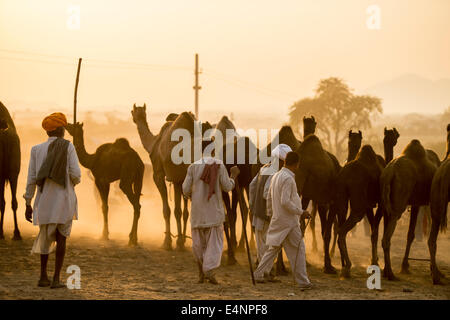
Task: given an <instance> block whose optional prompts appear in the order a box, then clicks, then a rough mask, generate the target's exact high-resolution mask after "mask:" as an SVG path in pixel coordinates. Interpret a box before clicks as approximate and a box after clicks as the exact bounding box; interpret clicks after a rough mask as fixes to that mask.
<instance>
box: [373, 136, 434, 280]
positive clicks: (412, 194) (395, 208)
mask: <svg viewBox="0 0 450 320" xmlns="http://www.w3.org/2000/svg"><path fill="white" fill-rule="evenodd" d="M428 155H429V152H427V151H426V150H425V149H424V147H423V146H422V144H421V143H420V142H419V140H412V141H411V142H410V143H409V144H408V145H407V146H406V148H405V149H404V150H403V152H402V154H401V155H400V156H399V157H397V158H395V159H394V160H392V161H390V162H389V163H388V164H387V165H386V168H385V169H384V170H383V172H382V174H381V178H380V181H381V201H382V206H383V208H384V234H383V240H382V246H383V251H384V261H385V267H384V271H383V274H384V276H385V277H386V278H388V279H389V280H397V277H396V276H395V275H394V273H393V272H392V266H391V258H390V245H391V237H392V235H393V233H394V230H395V226H396V224H397V221H398V219H400V217H401V216H402V214H403V212H404V211H405V210H406V207H407V205H411V217H410V224H409V230H408V236H407V244H406V250H405V255H404V258H403V262H402V272H403V273H409V263H408V257H409V251H410V248H411V244H412V242H413V240H414V233H415V227H416V222H417V215H418V212H419V207H420V206H424V205H428V204H429V202H430V189H431V181H432V179H433V176H434V173H435V171H436V169H437V167H438V164H436V163H433V162H432V161H431V160H430V157H429V156H428Z"/></svg>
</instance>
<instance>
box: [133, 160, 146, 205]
mask: <svg viewBox="0 0 450 320" xmlns="http://www.w3.org/2000/svg"><path fill="white" fill-rule="evenodd" d="M136 165H137V168H138V170H137V171H136V176H135V177H134V183H133V190H134V194H135V195H137V196H139V197H140V196H141V195H142V194H141V191H142V183H143V179H144V170H145V166H144V163H143V162H142V161H141V159H139V163H137V164H136Z"/></svg>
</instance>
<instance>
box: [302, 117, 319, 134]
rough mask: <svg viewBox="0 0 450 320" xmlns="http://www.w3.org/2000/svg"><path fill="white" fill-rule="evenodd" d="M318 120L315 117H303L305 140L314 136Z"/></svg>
mask: <svg viewBox="0 0 450 320" xmlns="http://www.w3.org/2000/svg"><path fill="white" fill-rule="evenodd" d="M316 125H317V122H316V119H314V116H311V117H310V118H307V117H303V138H305V137H306V136H307V135H308V134H314V133H315V132H316Z"/></svg>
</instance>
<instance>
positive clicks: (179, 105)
mask: <svg viewBox="0 0 450 320" xmlns="http://www.w3.org/2000/svg"><path fill="white" fill-rule="evenodd" d="M372 4H376V5H378V6H379V7H380V9H381V29H380V30H369V29H368V28H367V26H366V20H367V19H368V14H367V13H366V9H367V7H368V6H369V5H372ZM70 5H79V6H80V18H81V20H80V29H79V30H70V29H69V28H68V27H67V25H66V23H67V20H68V17H69V13H68V11H67V10H68V7H69V6H70ZM196 52H198V53H199V55H200V66H201V69H202V70H203V72H204V73H203V74H201V76H200V84H201V85H202V87H203V89H202V90H201V92H200V110H201V111H202V110H218V111H220V112H223V113H225V112H229V111H233V112H234V113H235V114H238V113H239V112H255V111H257V112H261V113H280V112H281V113H286V112H287V109H288V107H289V106H290V105H291V104H292V103H293V102H294V101H295V100H298V99H300V98H303V97H304V96H307V95H311V94H312V90H313V89H314V88H315V86H316V85H317V82H318V81H319V79H321V78H324V77H328V76H338V77H342V78H344V79H345V80H346V81H347V83H348V84H349V85H350V86H351V87H353V88H355V90H356V92H357V93H364V90H365V89H366V88H368V87H370V86H372V85H374V84H377V83H379V82H383V81H388V80H390V79H393V78H395V77H398V76H401V75H404V74H417V75H420V76H422V77H426V78H428V79H430V80H439V79H442V78H450V1H449V0H428V1H427V0H394V1H392V0H370V1H369V0H342V1H335V0H315V1H312V0H310V1H303V0H292V1H291V0H284V1H273V0H272V1H266V0H257V1H256V0H247V1H243V0H239V1H238V0H227V1H211V0H208V1H207V0H169V1H161V0H159V1H137V0H130V1H113V0H95V1H92V0H91V1H87V0H86V1H84V0H71V1H65V0H54V1H50V0H39V1H38V0H28V1H27V0H0V100H1V101H3V102H4V103H5V104H6V105H7V106H8V107H9V108H13V109H14V108H21V107H24V106H26V107H36V108H45V107H47V106H48V107H49V108H54V107H64V108H70V107H71V106H72V100H73V86H74V80H75V73H76V63H77V57H83V59H84V61H83V66H82V70H81V80H80V87H79V97H78V99H79V107H80V109H92V108H103V109H105V110H110V109H112V108H116V109H125V111H127V110H129V108H130V107H131V106H132V104H133V103H135V102H136V103H138V104H141V103H144V102H146V103H147V105H149V106H150V107H152V108H153V109H154V110H167V111H181V110H185V109H188V108H193V101H194V94H193V90H192V86H193V81H194V77H193V65H194V54H195V53H196ZM109 60H111V61H114V63H106V62H105V61H109ZM118 62H121V63H118ZM123 62H133V63H139V64H145V66H142V65H131V64H124V63H123ZM444 107H446V106H443V108H442V110H443V109H444ZM225 110H226V111H225ZM395 111H396V110H385V112H395ZM200 115H201V113H200Z"/></svg>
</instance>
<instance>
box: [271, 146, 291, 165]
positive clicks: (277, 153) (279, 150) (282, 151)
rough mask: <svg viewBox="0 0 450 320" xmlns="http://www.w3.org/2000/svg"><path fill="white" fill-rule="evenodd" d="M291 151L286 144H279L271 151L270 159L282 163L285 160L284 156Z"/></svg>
mask: <svg viewBox="0 0 450 320" xmlns="http://www.w3.org/2000/svg"><path fill="white" fill-rule="evenodd" d="M291 151H292V149H291V147H289V146H288V145H287V144H284V143H281V144H279V145H277V146H276V147H275V148H274V149H273V150H272V157H275V158H278V159H280V160H283V161H284V160H285V159H286V155H287V154H288V153H289V152H291Z"/></svg>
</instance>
